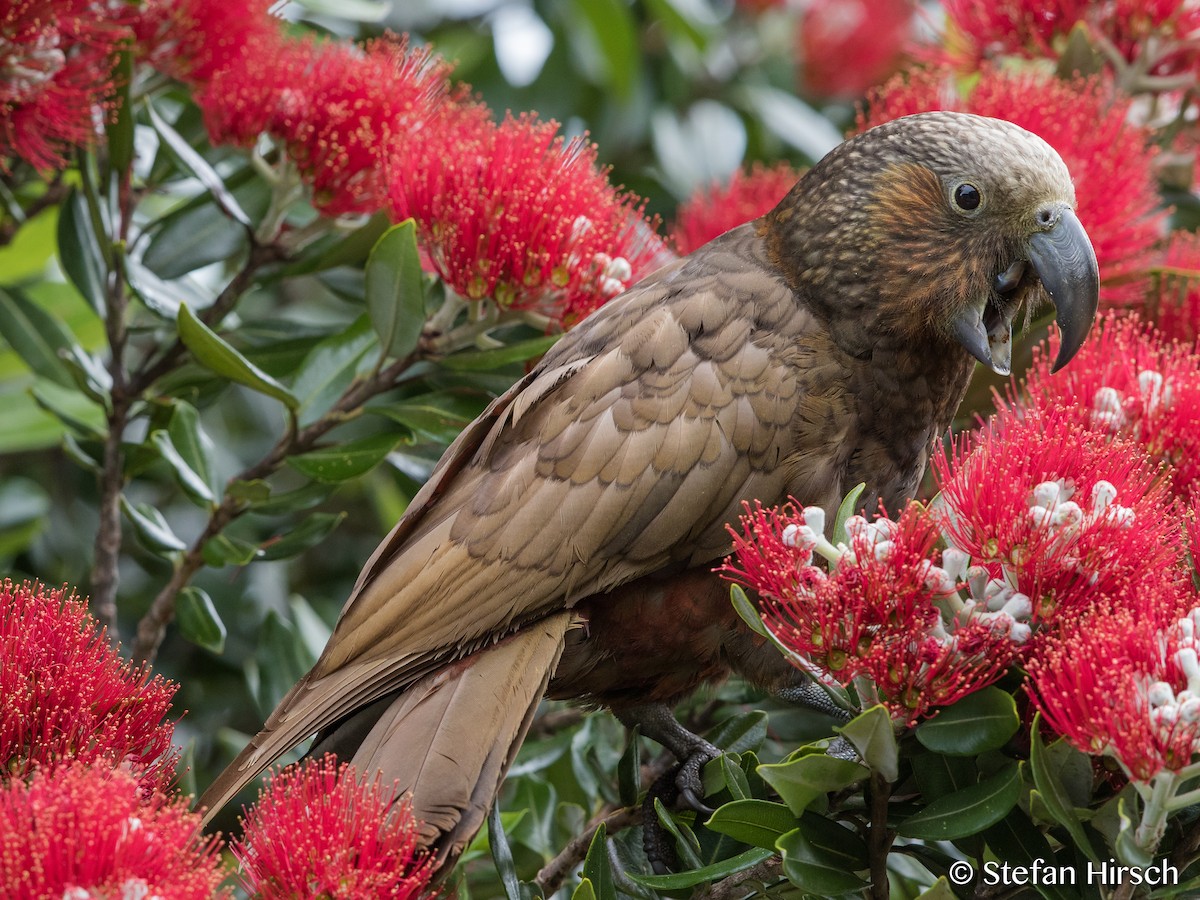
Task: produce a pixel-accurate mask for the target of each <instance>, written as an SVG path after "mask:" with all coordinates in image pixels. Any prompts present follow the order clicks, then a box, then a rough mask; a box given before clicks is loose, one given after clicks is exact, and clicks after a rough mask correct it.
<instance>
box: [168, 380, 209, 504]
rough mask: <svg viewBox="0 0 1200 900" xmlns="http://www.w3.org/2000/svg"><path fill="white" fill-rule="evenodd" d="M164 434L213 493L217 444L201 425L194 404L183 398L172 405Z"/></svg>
mask: <svg viewBox="0 0 1200 900" xmlns="http://www.w3.org/2000/svg"><path fill="white" fill-rule="evenodd" d="M167 434H168V435H169V436H170V438H171V444H172V445H173V446H174V447H175V449H176V451H178V453H179V456H180V458H181V459H183V461H184V462H185V463H187V466H188V468H190V469H191V470H192V471H193V472H195V473H196V475H197V476H198V477H199V478H200V479H201V480H202V481H203V482H204V484H205V485H206V486H207V487H208V490H209V493H210V494H211V495H214V496H215V495H216V493H217V491H218V489H219V488H220V484H219V482H218V479H217V475H216V446H215V445H214V444H213V441H212V438H210V437H209V436H208V434H206V433H205V431H204V426H203V425H201V424H200V413H199V411H197V409H196V407H194V406H192V405H191V404H190V403H186V402H184V401H183V400H176V401H174V402H173V403H172V405H171V419H170V421H169V422H168V423H167Z"/></svg>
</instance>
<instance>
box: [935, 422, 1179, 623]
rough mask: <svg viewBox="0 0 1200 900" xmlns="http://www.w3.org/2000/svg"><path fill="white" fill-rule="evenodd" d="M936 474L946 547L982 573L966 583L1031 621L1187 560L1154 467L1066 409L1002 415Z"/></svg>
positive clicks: (1072, 611) (1058, 614) (1066, 611)
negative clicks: (1020, 602)
mask: <svg viewBox="0 0 1200 900" xmlns="http://www.w3.org/2000/svg"><path fill="white" fill-rule="evenodd" d="M933 470H934V476H935V480H936V482H937V485H938V488H939V489H940V491H941V496H940V500H939V512H940V514H941V517H942V520H943V522H944V529H945V532H946V538H947V541H948V542H949V543H950V545H951V546H953V547H955V548H957V549H959V550H961V551H962V552H963V553H965V554H966V555H967V556H968V557H969V558H970V559H971V560H972V561H973V563H974V564H975V565H976V566H979V567H981V568H980V569H979V570H978V574H977V575H976V574H975V573H968V577H978V578H980V579H982V581H983V582H984V591H985V593H987V592H998V594H999V595H1000V596H1004V595H1005V594H1006V592H1007V593H1008V594H1020V595H1021V596H1023V597H1024V598H1025V602H1027V603H1029V605H1030V609H1031V611H1032V615H1033V620H1034V621H1036V622H1054V621H1056V620H1059V619H1062V618H1064V617H1068V618H1069V617H1072V616H1076V615H1079V614H1080V613H1082V612H1084V611H1085V610H1087V609H1088V608H1089V607H1090V606H1091V605H1092V604H1093V603H1094V602H1095V601H1096V598H1098V597H1102V596H1106V595H1107V596H1117V595H1119V594H1122V593H1123V592H1124V591H1126V590H1127V589H1128V587H1129V585H1131V584H1135V583H1137V582H1138V580H1139V579H1140V578H1141V577H1142V576H1143V574H1144V573H1146V572H1148V571H1161V570H1173V569H1174V567H1176V566H1178V565H1180V563H1181V560H1182V558H1183V553H1184V549H1183V546H1182V540H1181V535H1180V533H1179V529H1178V527H1177V523H1176V521H1175V516H1174V515H1173V507H1172V505H1171V501H1170V498H1169V495H1168V487H1167V485H1166V484H1165V483H1164V482H1163V481H1162V480H1161V479H1160V478H1158V477H1157V474H1158V473H1157V467H1156V466H1154V465H1153V463H1152V462H1151V461H1150V459H1149V458H1148V457H1147V456H1146V454H1145V452H1144V451H1143V450H1142V449H1141V448H1140V447H1138V446H1137V445H1136V444H1134V443H1133V442H1130V441H1122V440H1114V439H1112V438H1110V437H1109V436H1108V435H1106V434H1102V433H1099V432H1096V431H1094V430H1091V429H1089V428H1087V427H1084V426H1081V425H1079V424H1078V423H1077V422H1076V421H1075V417H1074V416H1073V415H1072V414H1071V412H1070V411H1069V410H1064V409H1061V408H1058V407H1053V406H1051V407H1048V408H1046V409H1040V408H1027V409H1025V408H1022V409H1017V410H1010V411H1006V412H1002V413H1001V414H999V415H998V416H996V417H995V419H994V420H993V422H992V423H991V425H990V426H989V428H988V429H986V430H985V431H983V432H981V433H978V434H974V435H965V436H963V437H961V438H960V439H959V440H958V441H957V442H956V446H955V448H954V450H953V452H952V453H950V454H946V455H940V456H935V457H934V463H933Z"/></svg>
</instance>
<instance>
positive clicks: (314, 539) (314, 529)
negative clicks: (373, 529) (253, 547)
mask: <svg viewBox="0 0 1200 900" xmlns="http://www.w3.org/2000/svg"><path fill="white" fill-rule="evenodd" d="M345 518H346V513H344V512H340V513H314V514H310V515H307V516H305V517H304V520H303V521H302V522H301V523H300V524H299V525H297V526H296V527H295V528H293V529H292V530H291V531H289V532H287V533H286V534H284V535H282V536H281V537H277V538H272V539H270V540H267V541H264V542H263V544H262V546H261V548H260V550H261V552H260V553H259V554H258V558H259V559H264V560H266V559H291V558H292V557H293V556H298V555H299V554H301V553H303V552H304V551H305V550H309V549H311V548H313V547H315V546H317V545H318V544H319V543H321V541H323V540H325V538H327V537H328V536H329V535H330V533H331V532H332V531H333V530H334V529H335V528H337V527H338V525H340V524H341V523H342V520H343V519H345Z"/></svg>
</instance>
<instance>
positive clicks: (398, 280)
mask: <svg viewBox="0 0 1200 900" xmlns="http://www.w3.org/2000/svg"><path fill="white" fill-rule="evenodd" d="M366 295H367V312H368V313H370V316H371V324H372V325H373V326H374V327H375V331H376V333H378V335H379V345H380V346H381V347H382V348H383V353H384V356H385V357H401V356H407V355H408V354H409V353H411V352H412V351H413V350H415V349H416V347H417V341H418V340H420V338H421V329H422V328H424V327H425V282H424V279H423V278H422V275H421V257H420V254H419V253H418V251H417V227H416V223H415V222H413V220H412V219H408V220H407V221H405V222H401V223H400V224H399V225H396V226H394V227H392V228H389V229H388V230H387V231H386V232H385V233H384V235H383V237H381V238H380V239H379V240H378V241H377V242H376V243H375V246H374V247H373V248H372V249H371V255H370V256H369V257H368V258H367V268H366Z"/></svg>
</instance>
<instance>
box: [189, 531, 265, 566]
mask: <svg viewBox="0 0 1200 900" xmlns="http://www.w3.org/2000/svg"><path fill="white" fill-rule="evenodd" d="M260 552H261V551H260V550H259V549H258V547H256V546H255V545H254V544H251V543H250V542H249V541H243V540H241V539H240V538H234V537H230V536H229V535H227V534H215V535H213V536H212V537H210V538H209V539H208V540H207V541H205V542H204V546H203V547H201V548H200V554H201V556H202V557H203V558H204V561H205V562H206V563H207V564H208V565H210V566H212V567H213V568H216V569H219V568H221V567H222V566H244V565H246V564H247V563H249V562H252V561H253V560H254V559H256V558H257V557H258V555H259V553H260Z"/></svg>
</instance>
